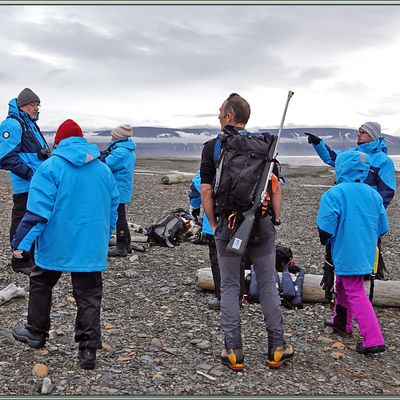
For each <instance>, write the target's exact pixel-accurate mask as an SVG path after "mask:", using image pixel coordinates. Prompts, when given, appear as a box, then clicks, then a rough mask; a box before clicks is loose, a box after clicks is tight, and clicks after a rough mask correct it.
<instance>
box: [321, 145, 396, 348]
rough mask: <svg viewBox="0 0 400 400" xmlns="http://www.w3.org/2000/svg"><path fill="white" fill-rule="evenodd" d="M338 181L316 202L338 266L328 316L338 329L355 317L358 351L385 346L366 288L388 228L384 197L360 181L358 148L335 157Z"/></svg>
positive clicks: (362, 162) (364, 168) (324, 238)
mask: <svg viewBox="0 0 400 400" xmlns="http://www.w3.org/2000/svg"><path fill="white" fill-rule="evenodd" d="M335 166H336V183H337V184H336V186H334V187H332V188H331V189H329V190H328V191H326V192H325V193H324V194H323V195H322V197H321V202H320V207H319V210H318V215H317V226H318V230H319V235H320V239H321V243H322V244H325V245H326V244H328V243H330V244H331V248H332V258H333V265H334V268H335V272H336V302H335V313H334V315H333V318H332V321H331V322H330V323H329V324H327V325H329V326H334V327H336V329H338V330H339V331H340V332H342V333H347V334H350V333H351V332H352V330H353V316H354V317H355V319H356V320H357V322H358V325H359V330H360V334H361V336H362V337H363V342H362V343H358V344H357V346H356V350H357V351H358V352H359V353H361V354H368V353H378V352H382V351H385V341H384V338H383V335H382V332H381V329H380V326H379V323H378V320H377V317H376V315H375V312H374V309H373V307H372V304H371V302H370V301H369V299H368V297H367V295H366V294H365V289H364V275H366V274H370V273H371V272H372V269H373V265H374V262H375V257H376V244H377V241H378V238H380V237H381V236H382V235H384V234H385V233H386V232H388V231H389V224H388V219H387V215H386V211H385V208H384V206H383V200H382V197H381V196H380V195H379V194H378V193H377V191H376V190H374V189H373V188H371V187H370V186H369V185H368V184H366V183H364V182H365V180H366V178H367V176H368V174H369V173H370V168H371V162H370V159H369V156H368V155H367V154H365V153H362V152H360V151H356V150H348V151H345V152H342V153H340V154H339V155H338V156H337V158H336V163H335Z"/></svg>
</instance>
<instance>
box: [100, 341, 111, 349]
mask: <svg viewBox="0 0 400 400" xmlns="http://www.w3.org/2000/svg"><path fill="white" fill-rule="evenodd" d="M101 348H102V349H104V350H111V345H110V344H108V343H102V344H101Z"/></svg>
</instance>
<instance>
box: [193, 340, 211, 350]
mask: <svg viewBox="0 0 400 400" xmlns="http://www.w3.org/2000/svg"><path fill="white" fill-rule="evenodd" d="M196 347H197V348H198V349H200V350H205V349H209V348H210V347H211V342H210V341H208V340H203V341H201V342H200V343H197V344H196Z"/></svg>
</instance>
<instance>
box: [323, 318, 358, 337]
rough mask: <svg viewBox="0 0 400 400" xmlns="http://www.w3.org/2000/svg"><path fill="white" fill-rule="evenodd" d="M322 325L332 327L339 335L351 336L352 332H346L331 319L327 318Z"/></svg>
mask: <svg viewBox="0 0 400 400" xmlns="http://www.w3.org/2000/svg"><path fill="white" fill-rule="evenodd" d="M324 326H328V327H329V328H332V330H333V332H334V333H338V334H339V335H341V336H351V335H352V334H353V333H352V332H346V331H345V330H343V329H341V328H339V327H338V326H337V325H335V324H334V323H333V322H332V321H328V320H327V321H325V322H324Z"/></svg>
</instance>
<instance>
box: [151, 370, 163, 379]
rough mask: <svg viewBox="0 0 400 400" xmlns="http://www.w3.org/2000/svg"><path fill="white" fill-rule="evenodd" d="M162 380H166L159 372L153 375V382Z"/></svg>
mask: <svg viewBox="0 0 400 400" xmlns="http://www.w3.org/2000/svg"><path fill="white" fill-rule="evenodd" d="M160 379H164V377H163V375H162V374H160V373H159V372H156V373H155V374H154V375H153V380H160Z"/></svg>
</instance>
